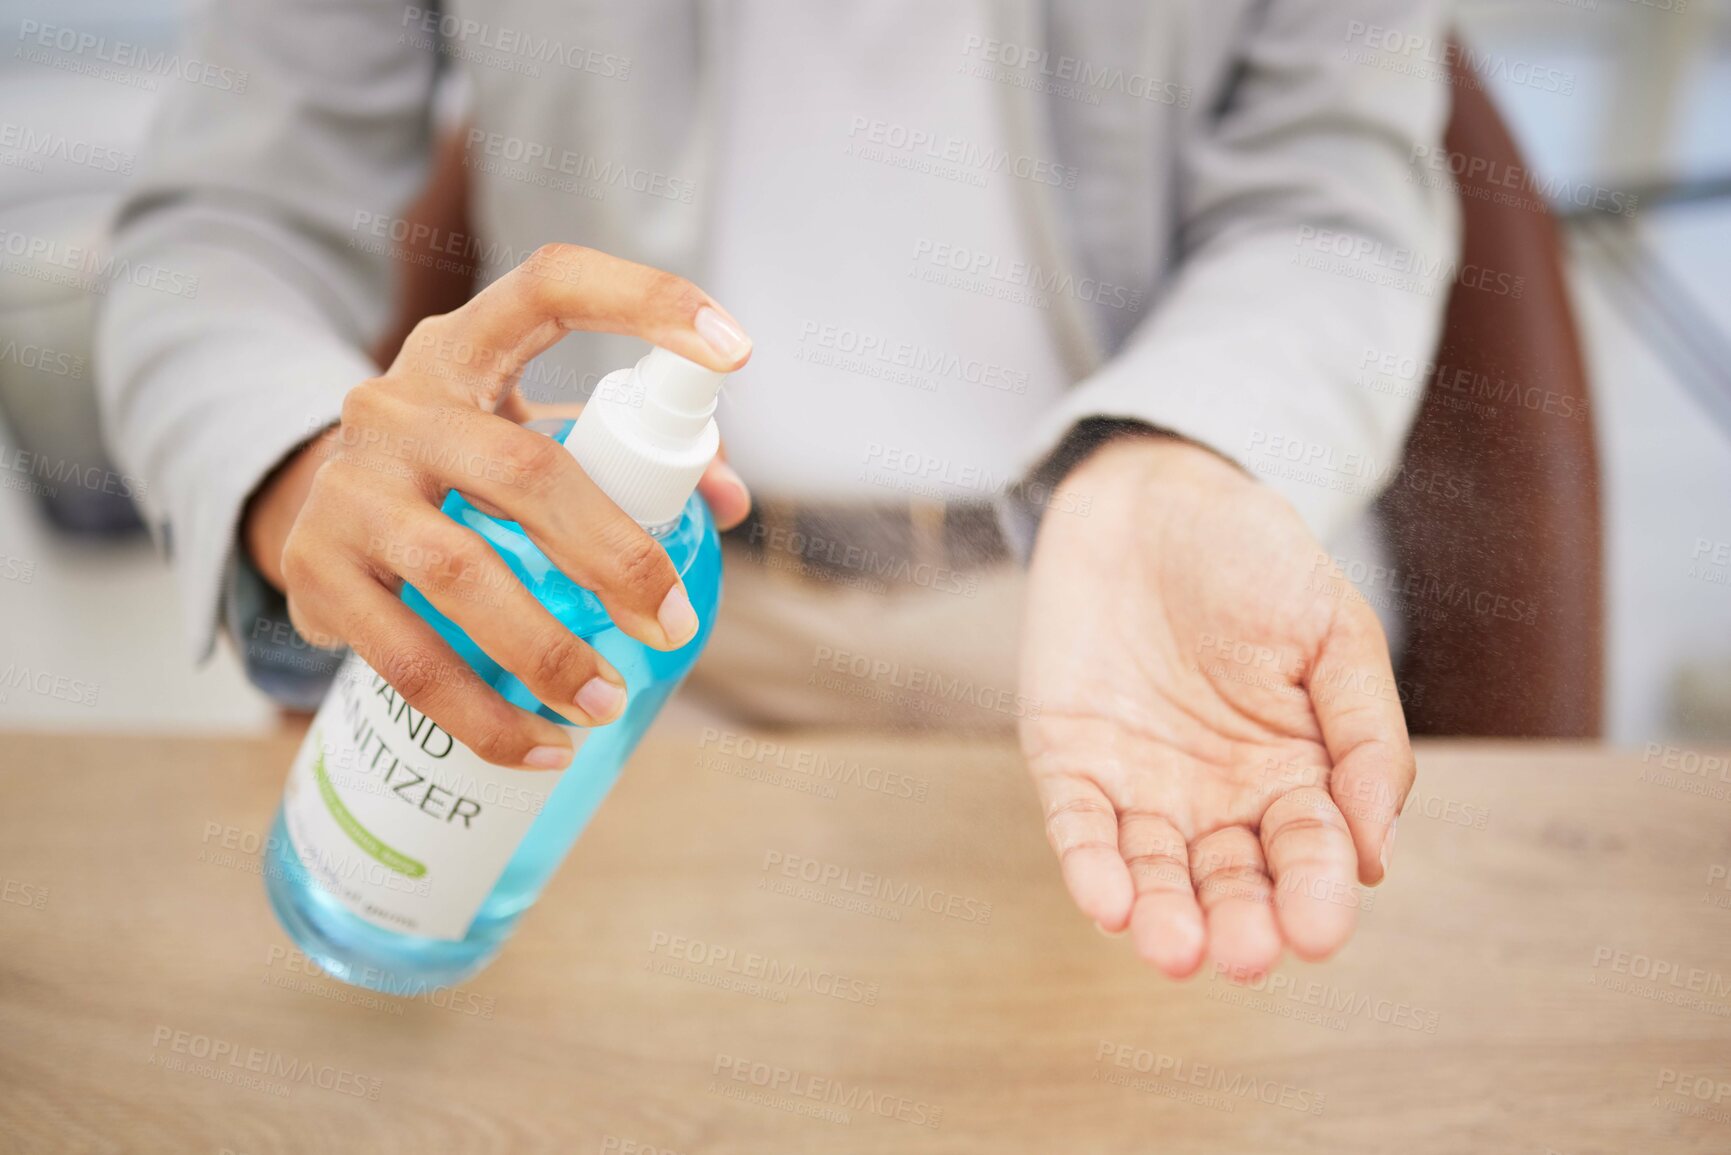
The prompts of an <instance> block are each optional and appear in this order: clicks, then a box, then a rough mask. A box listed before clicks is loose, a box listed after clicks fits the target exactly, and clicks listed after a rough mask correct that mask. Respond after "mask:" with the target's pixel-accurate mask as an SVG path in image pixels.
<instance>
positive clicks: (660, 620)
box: [345, 391, 698, 650]
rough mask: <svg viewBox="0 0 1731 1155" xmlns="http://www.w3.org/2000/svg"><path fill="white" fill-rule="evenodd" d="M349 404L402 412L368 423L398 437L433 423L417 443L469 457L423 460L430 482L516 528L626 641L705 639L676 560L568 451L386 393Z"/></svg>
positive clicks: (471, 412)
mask: <svg viewBox="0 0 1731 1155" xmlns="http://www.w3.org/2000/svg"><path fill="white" fill-rule="evenodd" d="M346 404H347V406H348V407H349V408H350V409H353V408H366V409H369V410H370V409H371V408H373V407H378V408H381V409H392V408H395V409H397V410H399V412H396V413H386V414H381V415H379V417H377V418H375V417H374V416H373V415H372V414H371V413H370V412H368V413H363V414H362V415H361V419H362V420H371V419H379V420H383V421H386V422H389V423H390V425H391V427H394V428H413V429H419V428H424V427H425V426H426V425H427V423H428V421H429V420H431V421H432V422H434V423H435V424H436V428H432V429H429V430H428V431H427V433H426V434H425V435H424V436H422V437H417V438H413V439H408V440H410V441H411V442H412V443H417V444H418V443H426V444H433V445H451V446H460V447H462V448H461V451H460V452H453V453H440V454H431V455H423V459H422V460H421V461H420V465H421V468H422V469H424V470H425V471H426V476H428V477H430V478H432V479H433V480H434V481H435V482H437V483H439V484H441V485H443V486H445V487H448V488H450V489H456V490H460V491H461V492H463V493H464V494H467V495H468V496H469V497H470V498H472V499H475V501H476V504H477V505H481V506H483V507H484V508H487V509H497V510H499V511H501V512H503V513H504V514H505V515H506V516H508V517H509V518H511V519H513V520H515V521H516V522H517V523H518V524H520V525H521V526H522V527H523V530H524V532H526V533H527V534H528V535H529V538H530V540H531V541H533V542H534V543H535V544H536V545H537V546H539V547H540V548H541V550H542V552H543V553H545V554H546V555H547V557H548V559H549V560H550V561H552V563H553V564H554V566H556V567H557V568H558V569H559V571H560V572H561V573H563V574H564V575H565V576H567V577H569V578H570V579H571V580H572V581H574V582H576V583H577V584H578V585H579V586H582V587H583V588H584V589H586V590H589V591H591V592H592V593H594V594H595V596H596V597H598V598H600V599H601V604H602V605H603V606H605V607H606V609H607V613H608V616H609V617H610V618H612V620H613V624H614V625H616V626H618V627H619V628H620V629H621V630H623V631H624V632H625V633H627V634H630V635H631V636H632V637H634V638H636V639H637V640H638V641H640V642H643V643H644V644H645V645H649V646H654V647H656V648H657V649H664V650H670V649H677V648H678V647H680V646H682V645H684V644H685V643H686V642H688V641H690V640H691V639H692V638H693V637H694V636H695V635H696V634H697V628H698V622H697V614H696V612H695V611H694V610H693V609H692V607H691V600H690V598H689V597H688V596H687V595H686V592H685V586H684V585H683V584H682V583H681V582H680V580H679V573H678V571H677V570H675V569H674V568H673V562H672V560H671V559H669V558H668V556H667V551H666V550H664V549H662V548H661V546H660V545H659V544H658V543H657V542H656V541H655V539H654V538H652V537H650V536H649V535H648V534H647V533H645V532H644V530H643V527H642V526H640V525H638V524H637V523H636V522H635V521H632V520H631V519H630V518H629V517H627V516H626V515H625V513H624V511H622V510H621V509H620V508H619V507H618V506H617V505H615V504H613V500H612V499H611V498H609V497H608V496H607V495H606V494H605V493H603V492H602V491H601V488H600V486H598V485H596V484H595V483H594V482H593V481H591V480H590V479H589V475H588V474H586V473H584V472H583V468H582V466H580V465H578V464H577V461H576V459H575V458H574V457H572V456H571V454H570V452H569V451H568V450H566V448H565V447H564V446H563V445H561V444H560V443H559V442H557V441H555V440H553V439H552V438H551V437H547V436H545V435H544V434H540V433H536V432H534V431H532V430H528V429H524V428H523V427H522V426H520V425H517V424H516V423H514V422H511V421H508V420H506V419H505V418H503V417H500V416H498V415H497V414H493V413H486V412H482V411H481V410H478V409H468V408H461V407H455V406H452V407H446V408H429V407H427V406H423V405H416V404H414V403H412V402H409V401H405V400H403V399H401V398H397V397H393V396H392V395H391V394H389V393H387V392H382V391H381V392H378V393H375V394H373V395H372V396H371V397H369V398H365V399H363V400H360V401H357V400H355V398H354V396H353V395H352V394H351V395H350V398H349V400H348V402H346ZM347 412H348V410H347V409H345V420H346V419H347V418H346V414H347ZM428 497H429V498H431V499H434V500H438V499H441V498H442V497H443V494H441V493H436V492H435V493H429V494H428Z"/></svg>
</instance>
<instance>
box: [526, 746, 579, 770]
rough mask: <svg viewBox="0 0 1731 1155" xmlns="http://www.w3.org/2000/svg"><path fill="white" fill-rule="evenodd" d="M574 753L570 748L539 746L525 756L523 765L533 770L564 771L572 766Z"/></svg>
mask: <svg viewBox="0 0 1731 1155" xmlns="http://www.w3.org/2000/svg"><path fill="white" fill-rule="evenodd" d="M574 753H576V751H574V750H572V749H571V747H569V746H537V747H535V748H534V749H533V750H531V751H529V752H528V753H527V754H525V755H523V765H525V766H527V767H528V768H529V769H531V770H563V769H565V767H567V766H569V765H571V755H572V754H574Z"/></svg>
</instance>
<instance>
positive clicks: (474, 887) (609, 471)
mask: <svg viewBox="0 0 1731 1155" xmlns="http://www.w3.org/2000/svg"><path fill="white" fill-rule="evenodd" d="M724 378H725V374H721V373H715V372H712V371H710V370H708V369H705V368H703V367H702V366H700V365H696V364H694V363H692V362H690V361H687V360H686V359H685V358H683V357H680V356H678V355H676V354H673V353H670V352H668V351H667V350H665V349H654V350H652V351H651V352H650V353H649V354H648V356H646V357H644V358H643V359H642V360H641V361H639V362H638V363H637V365H636V366H635V367H634V368H630V369H622V370H619V371H618V372H615V373H611V374H608V376H607V377H606V378H604V379H603V380H602V382H601V383H600V385H598V386H597V387H596V390H595V395H594V398H593V399H592V400H591V401H590V402H589V403H588V404H587V405H586V406H584V408H583V412H582V415H581V416H580V417H579V418H578V419H577V421H576V422H575V423H571V422H567V423H565V424H564V426H563V427H562V428H561V429H560V431H559V433H558V434H557V436H560V437H561V439H562V440H563V441H564V443H565V445H566V447H567V448H568V449H569V450H570V451H571V453H572V454H573V455H574V456H575V457H576V458H577V461H578V463H579V464H581V465H582V466H583V469H584V472H586V473H587V474H588V475H589V477H590V478H591V479H592V480H593V481H594V482H595V483H596V484H597V485H598V486H600V488H601V490H602V491H603V492H604V493H606V494H607V496H608V497H610V498H611V499H612V500H613V501H614V503H615V504H617V505H618V506H619V507H620V508H621V509H623V510H624V511H625V512H626V513H627V514H629V515H630V516H631V517H632V518H634V519H635V520H636V521H637V522H638V523H639V524H640V525H642V526H643V528H644V529H645V530H647V531H648V532H649V533H650V534H651V535H653V536H654V537H655V538H656V539H657V540H658V541H659V542H660V543H661V546H662V548H664V549H665V550H666V551H667V555H668V557H670V558H671V559H672V561H673V565H674V568H675V569H676V570H678V571H679V576H680V578H681V580H683V581H684V583H685V589H686V592H687V594H688V595H689V596H690V598H691V604H692V608H693V609H695V610H696V611H697V617H698V621H699V622H700V623H701V624H700V627H699V629H698V632H697V636H696V637H694V638H692V639H691V641H689V642H687V643H686V644H685V645H684V646H682V647H680V648H679V649H678V650H673V651H661V650H655V649H651V648H650V647H648V646H646V645H644V644H643V643H641V642H639V641H637V640H636V639H634V638H632V637H629V636H627V635H626V634H624V633H621V632H620V631H619V629H618V628H616V627H615V626H614V625H613V623H612V621H610V620H609V619H608V616H607V612H606V610H604V609H603V608H602V606H601V603H600V601H599V600H598V599H597V598H596V597H595V595H594V594H592V593H590V592H589V591H587V590H585V589H582V588H580V587H578V586H577V585H575V584H574V583H573V582H572V581H571V580H570V579H569V578H567V577H566V576H565V575H564V574H562V573H560V572H559V571H558V570H556V569H555V568H553V565H552V563H551V562H550V561H548V559H547V556H546V555H545V554H543V553H542V552H541V551H540V549H538V548H537V547H536V546H535V544H534V543H533V542H531V541H530V540H529V538H528V536H527V535H526V534H525V533H524V532H523V530H522V528H521V527H520V526H518V525H517V523H516V522H514V521H504V520H501V519H499V518H495V517H489V516H488V515H486V514H484V513H482V512H480V511H479V510H477V509H476V508H475V507H474V506H472V505H471V504H469V502H468V501H467V500H466V499H465V498H464V497H463V495H462V494H460V493H458V492H457V491H455V490H453V491H452V492H451V493H450V494H449V496H447V497H446V499H445V504H444V512H445V513H446V514H447V515H448V516H450V517H452V518H454V519H456V520H457V521H458V522H460V523H461V524H463V525H464V526H467V527H468V528H469V529H471V530H474V531H475V532H476V533H478V534H480V535H481V536H482V537H484V538H485V539H486V540H487V542H488V543H489V544H490V545H492V547H493V548H494V549H495V550H497V551H498V552H499V555H500V556H501V557H503V558H504V559H505V561H506V563H507V564H508V565H509V566H510V567H511V571H512V572H513V573H514V574H515V575H516V577H517V578H518V580H520V581H522V583H523V584H524V585H525V586H526V587H528V589H529V591H530V592H531V593H533V594H534V595H535V597H536V598H537V599H538V600H539V601H540V602H541V604H542V605H544V606H546V607H547V609H548V610H549V611H551V612H552V614H553V616H554V617H556V618H557V619H559V621H560V622H561V623H563V624H564V625H565V626H566V628H568V629H569V630H570V631H571V632H572V633H574V634H576V635H577V636H578V637H580V638H582V639H584V640H585V641H587V642H588V643H589V644H590V645H591V646H593V647H595V649H596V650H597V651H599V652H600V653H601V654H602V656H603V657H605V658H606V659H607V660H608V661H609V662H611V663H612V664H613V666H614V668H615V669H617V670H618V671H619V672H620V674H622V675H623V676H624V678H625V686H626V692H627V695H628V698H627V702H626V707H625V711H624V713H623V714H621V715H620V716H619V717H618V718H616V719H614V720H613V721H612V722H610V723H608V724H607V725H605V726H597V727H593V728H590V729H583V728H579V727H572V728H571V731H572V732H571V737H572V740H573V744H574V746H575V747H576V756H575V757H574V758H573V760H572V762H571V765H570V766H569V767H567V768H566V769H564V770H561V771H531V770H516V769H506V768H503V767H499V766H494V765H491V764H489V763H487V762H483V761H482V760H481V759H480V758H479V757H478V756H477V755H475V754H474V753H473V752H472V751H470V750H469V749H468V748H467V747H465V746H463V745H462V744H461V743H459V742H457V741H455V740H453V739H452V737H451V736H450V735H449V734H447V733H446V732H445V731H444V730H443V729H441V728H440V727H439V725H438V724H437V723H436V722H434V721H433V720H432V719H431V718H428V717H426V716H425V715H424V714H422V713H420V712H419V711H418V710H416V709H414V708H413V707H411V706H410V705H409V704H408V703H407V702H405V701H403V699H402V698H400V697H399V696H398V695H397V693H396V692H395V691H394V690H392V689H391V687H390V685H389V684H387V683H386V682H385V680H384V679H383V678H381V677H379V675H378V674H376V673H374V672H373V670H372V669H371V668H370V667H368V666H367V664H366V663H364V662H362V661H361V660H360V659H359V658H358V657H356V656H354V655H353V654H351V655H350V656H349V658H348V660H347V662H346V663H345V664H344V666H343V668H342V670H341V672H340V673H339V674H338V675H337V678H336V682H335V683H334V684H333V686H332V687H331V690H330V693H329V694H328V695H327V696H326V698H325V701H324V704H323V705H322V706H321V707H320V709H319V712H318V716H317V717H316V718H315V719H314V720H313V723H312V727H311V729H310V730H309V731H308V733H307V737H306V741H305V743H304V744H303V745H302V746H301V750H300V754H299V756H298V757H297V758H296V759H295V762H294V765H293V767H292V769H291V770H290V771H289V779H288V786H287V788H286V790H285V791H284V794H283V803H282V808H281V810H280V811H279V812H278V814H277V819H276V823H275V826H274V828H273V830H272V833H271V837H270V839H269V843H268V850H267V857H266V869H265V884H266V888H267V890H268V891H269V894H270V900H271V905H272V906H273V907H274V908H275V910H276V914H277V917H278V918H279V919H280V920H281V921H282V924H283V926H284V927H285V928H286V929H287V930H288V932H289V935H290V937H292V938H293V939H294V941H295V943H296V944H297V945H298V946H299V947H300V948H301V949H302V950H303V951H305V952H306V954H307V955H308V956H309V957H311V958H312V959H313V960H314V961H315V962H317V963H318V965H319V966H321V967H323V968H324V969H325V970H326V971H328V972H329V973H330V974H332V975H334V976H335V977H337V978H339V979H342V980H344V981H346V982H350V983H354V984H356V985H357V986H364V987H370V988H372V989H374V990H380V991H385V992H387V993H391V994H398V995H410V996H413V995H421V994H427V993H429V992H431V991H434V990H436V989H437V988H439V987H443V986H448V985H450V984H452V983H454V982H456V981H457V980H459V979H462V978H464V977H466V976H468V975H470V974H473V973H474V972H475V971H477V970H479V969H480V968H481V967H483V966H485V965H486V964H487V962H488V961H490V960H491V959H492V957H493V955H494V954H496V953H497V952H498V950H499V948H500V947H501V946H502V945H503V944H504V941H505V939H506V938H507V937H509V936H510V934H511V931H512V930H513V928H514V927H515V926H516V924H517V920H518V919H519V918H520V917H521V916H522V914H523V912H524V911H525V910H527V909H528V908H529V906H530V905H531V904H533V903H534V901H535V899H536V897H537V896H538V895H539V894H540V893H541V889H542V888H543V887H544V886H546V884H547V881H548V879H549V878H551V877H552V874H553V871H554V870H555V869H557V867H558V865H559V863H560V862H561V861H562V860H563V859H564V857H565V854H566V852H567V851H569V850H570V849H571V844H572V843H573V842H575V841H576V839H577V835H578V834H579V833H581V832H582V830H583V828H584V826H585V825H587V824H588V822H589V819H590V818H591V816H593V815H594V813H595V809H596V807H597V806H599V805H600V804H601V800H602V798H604V797H605V796H606V794H607V791H608V790H609V789H610V788H611V787H612V785H613V783H614V781H615V780H617V778H618V777H619V771H620V768H621V767H622V766H623V765H624V764H625V760H626V759H627V758H628V757H630V755H631V751H632V750H633V749H634V748H635V747H636V746H637V742H638V740H639V739H640V738H642V737H643V732H644V731H645V730H647V729H648V728H649V724H650V723H651V722H652V721H653V720H654V719H655V715H656V714H657V713H658V712H659V711H660V710H661V707H662V705H663V704H665V703H666V701H667V698H668V696H669V695H670V694H671V693H672V692H673V689H674V687H676V686H677V685H678V684H679V682H680V680H681V679H682V678H684V676H685V675H686V673H687V672H688V671H689V670H690V669H691V666H692V664H693V663H695V662H696V660H697V656H698V654H699V653H700V652H701V651H702V649H703V646H704V643H705V642H707V641H708V639H709V632H710V628H711V626H712V625H713V623H714V620H715V610H716V606H717V604H718V603H719V602H720V599H721V545H720V541H719V539H718V538H717V536H716V531H715V523H714V521H713V520H711V518H710V514H709V508H708V507H707V506H706V505H705V504H704V503H703V499H702V498H700V497H698V496H696V493H695V490H696V487H697V480H698V478H699V476H701V475H702V473H703V470H704V468H705V467H706V466H707V465H708V464H709V461H710V459H711V458H713V457H714V456H715V452H716V449H717V447H718V446H719V444H720V439H719V435H718V434H717V432H716V428H715V421H714V418H713V415H714V413H715V406H716V395H717V393H718V392H719V391H720V388H721V383H722V381H723V380H724ZM402 596H403V601H404V602H405V603H407V605H408V606H409V607H410V608H411V609H413V610H414V611H415V612H416V613H418V614H419V615H420V616H421V617H423V618H425V619H426V620H427V621H428V622H429V623H430V624H431V625H432V626H433V627H434V628H435V629H436V630H438V632H439V634H440V635H441V636H442V637H443V638H444V639H445V640H446V641H447V642H449V643H450V645H451V647H452V648H453V649H454V650H455V651H456V652H457V654H458V656H459V657H460V658H461V659H462V660H463V661H465V662H467V663H468V664H469V666H470V667H471V668H473V669H474V671H475V673H476V674H478V675H479V676H480V678H481V680H482V681H483V682H485V683H487V684H488V685H490V686H492V688H493V689H494V690H497V691H498V692H499V693H500V694H502V695H503V696H504V697H505V699H506V700H507V701H509V702H511V703H512V704H513V705H517V706H522V707H523V708H525V709H528V710H533V711H538V712H539V713H541V714H542V715H543V716H544V717H547V718H549V719H552V720H553V721H556V722H560V723H563V721H564V720H563V719H562V718H561V717H560V716H559V715H558V714H557V712H555V711H553V710H549V709H548V708H547V707H546V706H545V705H544V704H542V703H540V702H538V701H536V700H535V698H534V696H533V695H531V694H530V692H529V691H528V689H527V688H525V687H524V685H523V684H522V683H521V682H520V681H518V680H517V678H516V677H514V676H513V675H512V674H511V673H510V672H509V671H507V670H504V669H501V668H500V666H499V665H498V663H496V662H494V661H493V660H492V659H491V658H489V657H488V656H487V655H486V654H484V653H483V652H481V650H480V648H479V647H478V646H476V645H475V643H474V642H472V641H471V640H470V639H469V638H468V637H467V636H466V635H465V634H464V633H463V632H462V631H461V630H460V629H458V628H457V626H456V625H454V624H453V623H452V622H451V621H450V620H449V619H448V618H446V617H445V616H444V615H443V614H441V613H440V612H439V611H438V610H437V609H435V608H433V606H432V605H431V604H430V603H429V602H428V601H427V600H426V599H425V598H423V597H422V596H421V595H420V594H419V593H418V592H417V591H415V590H414V589H413V588H411V587H408V586H405V587H404V589H403V594H402Z"/></svg>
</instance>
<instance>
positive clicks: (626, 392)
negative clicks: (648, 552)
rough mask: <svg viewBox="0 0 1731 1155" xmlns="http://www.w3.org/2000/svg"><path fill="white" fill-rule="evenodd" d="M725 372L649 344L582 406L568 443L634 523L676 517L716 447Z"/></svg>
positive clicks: (655, 526) (657, 525)
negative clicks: (718, 400)
mask: <svg viewBox="0 0 1731 1155" xmlns="http://www.w3.org/2000/svg"><path fill="white" fill-rule="evenodd" d="M725 380H727V374H725V373H717V372H715V371H714V370H713V369H705V368H704V367H703V366H701V365H699V364H697V363H695V362H693V361H687V360H686V359H685V358H684V357H681V356H680V355H679V354H677V353H670V352H668V351H667V350H666V349H651V350H650V351H649V353H648V355H647V356H645V357H644V358H643V359H642V360H640V361H638V362H637V364H636V365H635V366H634V367H632V368H630V369H620V370H618V371H616V372H613V373H609V374H608V375H607V376H606V377H603V378H602V379H601V383H600V384H599V385H597V386H596V387H595V395H594V396H593V397H591V398H590V400H589V402H588V404H586V405H584V406H583V413H582V415H581V416H579V417H578V418H577V423H576V424H575V425H574V426H572V428H571V432H570V433H569V434H568V435H567V436H566V438H565V447H566V448H567V449H569V450H570V451H571V454H572V456H574V457H575V458H576V459H577V463H578V464H579V465H581V466H582V467H583V471H584V472H585V473H587V474H588V475H589V477H590V479H591V480H592V481H594V482H595V484H596V485H598V486H600V487H601V491H602V492H603V493H605V494H606V495H607V496H608V497H610V498H612V499H613V502H614V504H615V505H617V506H619V508H620V509H622V510H624V511H625V512H626V514H628V515H629V516H630V517H631V518H632V519H633V520H635V521H636V522H637V523H638V524H639V525H641V526H643V527H644V528H646V529H649V530H651V531H656V530H660V529H662V528H664V527H666V526H669V525H671V524H672V523H674V522H677V521H678V520H679V515H680V512H681V511H682V510H683V509H684V508H685V503H686V502H687V501H689V500H691V494H692V491H694V490H695V489H696V488H697V479H698V478H699V477H701V476H703V471H704V470H705V469H706V468H708V466H709V462H710V460H711V459H713V458H714V457H715V451H716V450H717V449H718V448H720V445H721V435H720V433H719V432H717V430H716V428H715V417H714V414H715V402H716V396H717V395H718V394H719V393H720V392H721V383H722V382H723V381H725Z"/></svg>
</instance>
